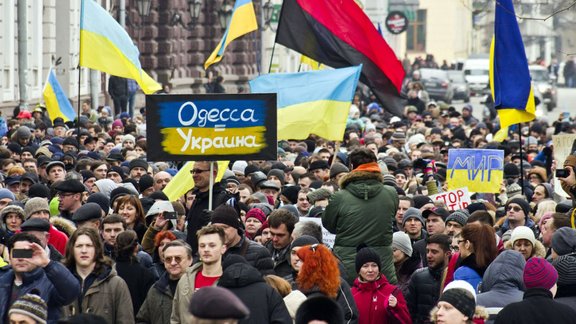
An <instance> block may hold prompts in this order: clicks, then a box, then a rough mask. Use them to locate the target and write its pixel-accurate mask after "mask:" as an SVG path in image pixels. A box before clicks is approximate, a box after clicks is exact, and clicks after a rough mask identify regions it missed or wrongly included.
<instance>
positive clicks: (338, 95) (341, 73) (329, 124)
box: [250, 65, 362, 141]
mask: <svg viewBox="0 0 576 324" xmlns="http://www.w3.org/2000/svg"><path fill="white" fill-rule="evenodd" d="M361 71H362V65H359V66H353V67H348V68H342V69H335V70H322V71H311V72H303V73H285V74H267V75H264V76H260V77H258V78H256V79H254V80H252V81H250V88H251V90H252V93H277V100H278V139H279V140H285V139H305V138H307V137H308V136H309V135H310V134H316V135H318V136H321V137H323V138H325V139H328V140H333V141H341V140H342V139H343V137H344V129H345V128H346V120H347V118H348V113H349V111H350V103H351V102H352V98H353V97H354V92H355V91H356V86H357V85H358V78H359V77H360V73H361Z"/></svg>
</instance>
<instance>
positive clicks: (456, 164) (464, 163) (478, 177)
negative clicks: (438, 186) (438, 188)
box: [446, 149, 504, 193]
mask: <svg viewBox="0 0 576 324" xmlns="http://www.w3.org/2000/svg"><path fill="white" fill-rule="evenodd" d="M446 175H447V177H446V181H447V183H448V190H455V189H457V188H464V187H466V188H468V190H470V191H472V192H482V193H491V192H492V193H493V192H499V191H500V186H501V184H502V180H503V179H504V151H502V150H482V149H480V150H478V149H475V150H473V149H452V150H449V151H448V170H447V172H446Z"/></svg>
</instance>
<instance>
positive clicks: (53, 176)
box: [46, 161, 66, 184]
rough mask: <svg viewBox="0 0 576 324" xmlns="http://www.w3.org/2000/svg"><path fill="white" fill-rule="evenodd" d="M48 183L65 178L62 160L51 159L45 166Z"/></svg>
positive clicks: (64, 167)
mask: <svg viewBox="0 0 576 324" xmlns="http://www.w3.org/2000/svg"><path fill="white" fill-rule="evenodd" d="M46 177H47V178H48V183H50V184H52V183H55V182H57V181H63V180H64V179H65V178H66V166H65V165H64V163H63V162H62V161H52V162H50V163H48V165H47V166H46Z"/></svg>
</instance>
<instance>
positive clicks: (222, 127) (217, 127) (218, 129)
mask: <svg viewBox="0 0 576 324" xmlns="http://www.w3.org/2000/svg"><path fill="white" fill-rule="evenodd" d="M224 130H226V125H214V131H215V132H223V131H224Z"/></svg>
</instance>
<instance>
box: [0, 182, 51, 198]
mask: <svg viewBox="0 0 576 324" xmlns="http://www.w3.org/2000/svg"><path fill="white" fill-rule="evenodd" d="M1 190H2V189H0V191H1ZM28 197H29V198H36V197H39V198H45V199H48V198H49V197H50V188H48V187H47V186H46V185H45V184H43V183H35V184H33V185H31V186H30V189H28ZM0 199H1V198H0Z"/></svg>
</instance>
